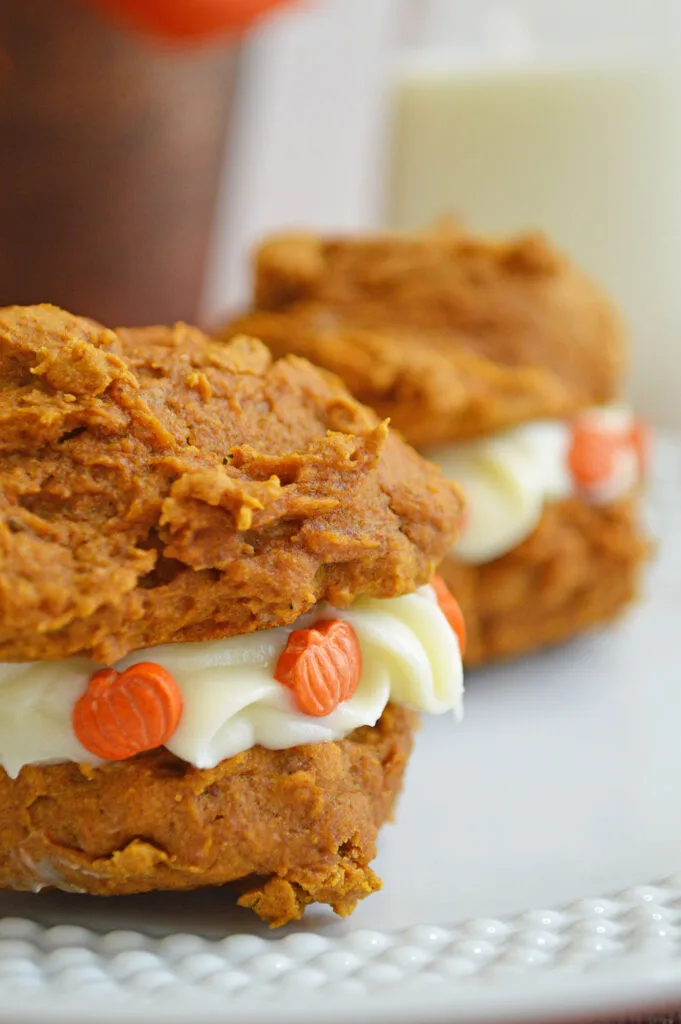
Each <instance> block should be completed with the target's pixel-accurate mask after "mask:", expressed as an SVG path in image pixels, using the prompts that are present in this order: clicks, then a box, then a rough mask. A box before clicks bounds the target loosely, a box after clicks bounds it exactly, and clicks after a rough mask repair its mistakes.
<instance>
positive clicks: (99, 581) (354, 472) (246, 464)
mask: <svg viewBox="0 0 681 1024" xmlns="http://www.w3.org/2000/svg"><path fill="white" fill-rule="evenodd" d="M0 382H1V383H0V660H3V661H13V660H19V661H23V660H32V659H40V658H62V657H66V656H68V655H71V654H76V653H84V654H88V655H89V656H91V657H93V658H95V659H96V660H98V661H102V662H111V661H113V660H115V659H116V658H119V657H121V656H122V655H124V654H125V653H127V652H128V651H130V650H134V649H136V648H139V647H147V646H153V645H154V644H160V643H164V642H167V641H173V640H204V639H209V638H214V637H221V636H230V635H233V634H239V633H245V632H248V631H250V630H254V629H264V628H267V627H270V626H275V625H278V624H281V623H286V622H292V621H294V620H295V619H297V618H298V617H299V616H300V615H301V614H302V613H303V612H304V611H306V610H307V609H308V608H310V607H311V606H312V605H313V604H314V603H315V602H316V601H318V600H321V599H326V600H328V601H330V602H331V603H332V604H336V605H345V604H347V603H349V602H350V601H352V600H353V598H354V597H355V596H356V595H357V594H360V593H366V594H371V595H373V596H376V597H391V596H394V595H398V594H402V593H405V592H410V591H412V590H413V589H414V588H415V587H416V586H418V585H420V584H423V583H426V582H428V580H429V579H430V578H431V576H432V573H433V571H434V569H435V566H436V564H437V562H438V561H439V559H440V558H441V557H442V555H443V554H444V553H445V552H446V550H447V548H448V547H449V545H450V544H451V542H452V540H453V538H454V536H455V533H456V526H457V521H458V517H459V513H460V507H461V500H460V496H459V494H458V491H457V490H456V487H455V486H454V485H453V484H451V483H449V482H448V481H446V480H445V479H444V478H443V477H442V476H441V475H440V474H439V472H438V471H437V470H436V469H435V468H434V467H433V466H431V465H430V464H429V463H427V462H425V461H424V460H423V459H421V458H420V457H419V456H418V455H417V454H416V453H415V452H414V451H412V450H411V449H410V448H408V447H407V446H406V445H405V444H404V442H403V441H402V440H401V439H400V438H399V437H398V436H397V435H395V434H393V433H391V432H389V431H388V430H387V428H386V426H385V425H383V424H381V423H380V422H379V420H378V419H377V418H376V416H375V415H374V414H373V413H372V412H370V411H369V410H367V409H365V408H364V407H362V406H361V405H358V404H357V402H355V401H354V400H353V399H351V398H350V396H349V394H348V392H347V391H346V390H345V388H344V387H343V385H342V384H341V383H340V381H338V380H337V379H336V378H335V377H333V376H332V375H330V374H328V373H323V372H320V371H319V370H317V369H316V368H315V367H313V366H311V365H310V364H309V363H308V362H306V361H304V360H301V359H297V358H289V359H286V360H282V361H280V362H277V363H274V362H273V361H272V359H271V357H270V354H269V352H268V351H267V349H266V348H265V346H264V345H262V344H261V343H260V342H259V341H255V340H253V339H250V338H243V337H242V338H239V339H237V340H235V341H234V342H233V343H232V344H230V345H228V346H225V345H223V344H220V343H216V342H211V341H209V340H208V339H207V338H206V337H205V336H204V335H203V334H201V333H200V332H199V331H198V330H196V329H194V328H191V327H187V326H185V325H178V326H176V327H174V328H164V327H154V328H147V329H142V330H133V331H130V330H121V331H119V332H118V333H113V332H112V331H108V330H104V329H103V328H101V327H100V326H98V325H97V324H94V323H92V322H90V321H86V320H82V319H79V318H77V317H74V316H71V315H70V314H68V313H64V312H62V311H60V310H58V309H55V308H54V307H49V306H40V307H31V308H19V307H12V308H9V309H5V310H1V311H0Z"/></svg>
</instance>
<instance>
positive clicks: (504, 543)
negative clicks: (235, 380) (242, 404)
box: [221, 227, 647, 665]
mask: <svg viewBox="0 0 681 1024" xmlns="http://www.w3.org/2000/svg"><path fill="white" fill-rule="evenodd" d="M242 331H247V332H249V333H255V334H257V335H258V337H261V338H262V339H263V340H264V341H265V342H266V343H267V344H268V346H269V347H270V349H271V350H272V351H273V352H274V354H275V355H277V356H281V355H283V354H284V353H289V352H292V353H296V354H298V355H302V356H306V357H308V358H310V359H311V360H313V361H314V362H315V363H317V364H319V365H320V366H323V367H326V368H328V369H330V370H333V371H334V372H335V373H337V374H339V375H340V376H341V377H342V378H343V379H344V380H345V382H346V383H347V385H348V386H349V388H350V390H351V391H352V392H353V394H354V395H355V396H356V397H357V398H358V399H359V400H361V401H363V402H367V403H368V404H370V405H372V406H373V407H374V408H375V409H376V410H377V411H378V413H379V415H381V416H383V417H390V420H391V423H392V425H393V426H395V427H397V428H398V429H399V430H400V431H401V432H402V434H403V435H404V436H405V437H406V439H407V441H409V442H410V443H411V444H413V445H415V446H417V447H418V448H419V449H420V450H421V451H422V452H423V453H424V454H425V455H426V456H427V457H429V458H431V459H433V460H434V461H435V462H437V463H439V465H440V466H441V467H442V469H443V470H444V472H445V473H446V474H447V475H448V476H450V477H451V478H453V479H456V480H457V481H458V482H459V483H460V485H461V487H462V490H463V492H464V495H465V497H466V502H467V511H466V520H465V524H464V528H463V530H462V535H461V537H460V539H459V540H458V541H457V543H456V544H455V545H454V546H453V547H452V549H451V550H450V552H449V553H448V556H447V558H446V559H445V561H444V563H443V568H442V570H441V573H442V576H443V577H444V579H445V581H446V582H447V584H448V585H449V587H450V588H451V590H452V592H453V593H454V594H455V595H456V597H457V599H458V600H459V601H460V603H461V607H462V610H463V614H464V617H465V620H466V625H467V630H468V644H467V651H466V662H467V664H469V665H479V664H481V663H483V662H486V661H489V660H493V659H497V658H503V657H508V656H510V655H515V654H518V653H520V652H525V651H530V650H533V649H535V648H539V647H542V646H544V645H546V644H552V643H556V642H558V641H562V640H565V639H567V638H569V637H572V636H574V635H575V634H578V633H580V632H582V631H583V630H586V629H589V628H591V627H593V626H596V625H598V624H601V623H603V622H606V621H608V620H610V619H612V618H613V617H615V616H616V615H617V614H619V613H620V612H621V610H622V609H623V608H624V607H625V606H626V605H627V604H628V603H629V602H630V601H631V600H632V598H633V597H634V595H635V593H636V587H637V580H638V576H639V571H640V567H641V563H642V561H643V560H644V559H645V556H646V553H647V544H646V542H645V540H644V537H643V534H642V532H641V530H640V528H639V525H638V518H637V497H638V494H639V492H640V488H641V483H642V480H643V475H644V470H645V462H646V436H645V429H644V427H643V425H642V424H641V422H640V421H639V420H638V419H637V418H636V417H635V416H634V415H633V413H632V411H631V409H630V408H629V407H628V406H627V405H626V404H625V403H624V402H623V401H622V397H621V394H622V390H621V389H622V373H623V368H624V349H625V345H624V332H623V329H622V326H621V324H620V321H619V319H618V317H617V314H616V312H615V311H614V309H613V307H612V306H611V304H610V302H609V301H608V299H607V298H606V297H605V296H604V295H603V293H602V292H601V291H600V289H599V288H598V287H597V286H596V285H595V284H594V283H593V282H592V281H591V280H590V279H589V278H588V277H587V276H586V275H585V274H583V273H582V272H581V271H580V270H579V269H578V268H577V267H575V266H574V265H573V264H572V263H571V262H570V261H569V260H568V259H567V258H566V257H565V256H563V255H562V254H560V253H559V252H557V251H556V250H555V249H554V248H553V247H552V246H551V245H550V244H549V243H548V242H547V241H546V240H545V239H544V238H543V237H541V236H538V235H526V236H523V237H519V238H514V239H510V240H504V241H490V240H486V239H481V238H478V237H475V236H473V235H471V234H468V233H466V232H465V231H463V230H460V229H458V228H455V227H454V228H450V227H444V228H443V229H438V230H436V231H433V232H430V233H425V234H422V235H402V236H381V237H367V238H356V239H353V238H318V237H314V236H312V235H303V234H298V235H283V236H279V237H275V238H272V239H270V240H269V241H266V242H265V243H264V244H263V245H262V246H261V248H260V249H259V251H258V253H257V257H256V265H255V294H254V299H253V306H252V309H251V310H250V311H249V312H248V313H247V314H246V315H244V316H242V317H240V318H238V319H237V320H235V321H234V322H232V323H231V324H229V325H228V326H227V327H225V328H224V330H223V331H222V332H221V337H223V338H230V337H232V336H233V335H234V334H236V333H240V332H242Z"/></svg>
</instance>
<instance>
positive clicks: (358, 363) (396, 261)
mask: <svg viewBox="0 0 681 1024" xmlns="http://www.w3.org/2000/svg"><path fill="white" fill-rule="evenodd" d="M244 331H246V332H248V333H254V334H256V335H257V337H259V338H262V339H263V341H265V342H267V344H268V345H269V346H270V348H271V350H272V351H273V352H274V354H275V355H277V356H280V355H283V354H284V353H286V352H294V353H296V354H298V355H301V356H306V357H307V358H309V359H311V360H313V361H314V362H316V363H318V364H319V365H321V366H325V367H327V368H328V369H330V370H333V371H334V372H335V373H337V374H339V375H340V376H341V377H342V378H343V379H344V380H345V382H346V383H347V385H348V387H349V388H350V390H351V391H352V392H353V393H354V394H355V396H356V397H357V398H359V399H360V400H361V401H364V402H367V403H368V404H370V405H372V406H374V408H375V409H376V410H377V411H378V412H379V414H380V415H381V416H390V417H391V419H392V424H393V426H395V427H397V428H399V430H401V431H402V433H403V434H404V435H405V437H406V438H407V440H408V441H409V442H410V443H411V444H415V445H417V446H418V445H424V446H425V445H429V444H437V443H440V442H448V441H453V440H456V439H458V438H462V437H474V436H477V435H480V434H485V433H491V432H493V431H496V430H500V429H502V428H504V427H509V426H512V425H513V424H516V423H521V422H525V421H527V420H531V419H539V418H542V417H556V418H557V417H565V416H568V415H570V414H571V413H573V412H574V411H575V410H577V409H579V408H581V407H583V406H585V405H593V404H600V403H603V402H607V401H609V400H610V399H612V398H613V397H614V396H615V395H616V394H617V393H618V391H619V386H620V378H621V373H622V363H623V358H624V340H623V331H622V327H621V325H620V322H619V320H618V318H617V315H616V313H615V311H614V309H613V307H612V306H611V304H610V303H609V302H608V300H607V299H606V298H605V296H604V295H603V293H602V292H601V291H600V290H599V289H598V288H597V287H596V285H595V284H593V283H592V282H591V281H590V280H589V279H588V278H587V277H586V276H585V275H584V274H582V273H581V271H579V270H578V269H577V268H576V267H575V266H573V265H572V263H570V262H569V261H568V260H567V259H566V258H565V257H564V256H563V255H561V254H560V253H558V252H556V250H554V249H553V248H552V247H550V245H549V243H548V242H547V241H546V240H544V239H543V238H542V237H540V236H536V235H528V236H523V237H520V238H516V239H511V240H510V241H504V242H490V241H487V240H484V239H479V238H475V237H473V236H470V235H468V234H465V233H464V232H462V231H458V230H454V229H451V230H441V231H437V232H433V233H430V234H424V235H421V236H409V235H404V236H386V237H378V238H373V239H372V238H368V239H358V240H353V239H345V240H343V239H333V238H332V239H326V240H323V239H318V238H314V237H311V236H303V235H298V236H282V237H279V238H274V239H272V240H270V241H268V242H266V243H265V244H264V245H263V246H262V247H261V249H260V250H259V252H258V254H257V257H256V291H255V302H254V309H253V311H252V312H251V313H250V314H249V315H246V316H244V317H241V318H239V319H237V320H236V321H234V322H233V323H232V324H231V325H229V326H227V327H226V328H225V329H224V330H223V331H222V332H221V336H222V337H223V338H228V337H231V336H233V335H234V334H238V333H241V332H244Z"/></svg>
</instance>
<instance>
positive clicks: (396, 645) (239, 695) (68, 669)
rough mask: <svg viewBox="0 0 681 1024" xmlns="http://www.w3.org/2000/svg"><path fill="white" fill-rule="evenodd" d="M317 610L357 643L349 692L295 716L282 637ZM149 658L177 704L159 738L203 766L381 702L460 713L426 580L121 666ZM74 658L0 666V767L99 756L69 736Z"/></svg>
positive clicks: (355, 723) (82, 677)
mask: <svg viewBox="0 0 681 1024" xmlns="http://www.w3.org/2000/svg"><path fill="white" fill-rule="evenodd" d="M322 618H341V619H345V620H346V621H347V622H349V623H350V624H351V625H352V627H353V629H354V630H355V632H356V634H357V637H358V639H359V644H360V647H361V650H362V663H363V665H362V678H361V680H360V684H359V686H358V688H357V691H356V692H355V694H354V695H353V696H352V697H351V698H350V699H349V700H347V701H345V702H344V703H342V704H340V705H339V706H338V707H337V708H336V710H335V711H333V712H332V713H331V714H330V715H327V716H325V717H323V718H313V717H310V716H308V715H305V714H303V713H302V712H301V711H299V710H298V708H297V706H296V705H295V703H294V699H293V696H292V693H291V691H290V690H289V689H287V688H286V687H285V686H282V685H281V683H278V682H277V681H276V680H275V679H274V677H273V672H274V667H275V665H276V663H277V659H278V658H279V655H280V654H281V652H282V651H283V649H284V647H285V646H286V641H287V638H288V635H289V633H290V632H291V631H292V630H293V629H301V628H304V627H305V626H309V625H311V624H312V623H313V622H315V621H317V620H318V619H322ZM141 661H154V662H156V663H157V664H159V665H162V666H163V667H164V668H165V669H167V670H168V671H169V672H170V673H171V674H172V675H173V676H174V678H175V679H176V681H177V683H178V685H179V687H180V689H181V691H182V696H183V700H184V708H183V712H182V718H181V721H180V724H179V726H178V728H177V730H176V732H175V734H174V735H173V736H172V738H171V739H170V741H169V742H168V743H167V744H166V746H167V748H168V749H169V750H171V751H172V752H173V753H174V754H177V756H178V757H181V758H183V759H184V760H185V761H188V762H190V763H191V764H193V765H195V766H196V767H197V768H212V767H213V766H214V765H216V764H218V763H219V762H220V761H222V760H223V759H224V758H226V757H232V756H233V755H234V754H238V753H240V752H241V751H243V750H248V749H249V748H250V747H252V746H254V745H255V744H261V745H263V746H265V747H269V748H270V749H273V750H278V749H282V748H284V747H293V746H297V745H298V744H301V743H322V742H324V741H327V740H337V739H342V738H343V737H344V736H347V735H348V734H349V733H350V732H352V731H353V729H357V728H358V727H359V726H363V725H375V724H376V722H377V721H378V719H379V718H380V717H381V714H382V713H383V710H384V708H385V706H386V704H387V703H388V701H389V700H391V701H393V702H394V703H397V704H403V705H406V706H408V707H410V708H414V709H415V710H418V711H427V712H430V713H431V714H435V715H437V714H441V713H443V712H445V711H452V710H453V711H455V712H456V713H457V714H459V713H460V710H461V703H462V696H463V672H462V667H461V656H460V653H459V647H458V642H457V639H456V635H455V634H454V631H453V630H452V629H451V627H450V625H449V623H448V622H447V620H446V619H445V617H444V615H443V614H442V612H441V611H440V608H439V606H438V604H437V601H436V599H435V595H434V593H433V590H432V588H431V587H422V588H421V589H420V590H419V591H417V592H416V593H414V594H410V595H408V596H406V597H397V598H391V599H387V600H371V599H367V598H361V599H359V600H358V601H356V602H355V603H354V604H353V605H352V606H351V607H350V608H347V609H338V608H331V607H330V606H318V607H317V608H315V609H314V611H312V612H309V613H308V614H307V615H306V616H304V617H303V618H302V619H299V620H298V622H296V623H295V624H294V625H292V626H290V627H281V628H278V629H269V630H261V631H259V632H257V633H251V634H249V635H247V636H239V637H230V638H229V639H226V640H213V641H209V642H205V643H180V644H168V645H165V646H162V647H154V648H152V649H148V650H145V651H136V652H135V653H134V654H131V655H128V657H126V658H124V659H123V660H122V661H120V662H119V663H117V664H116V665H115V666H114V667H115V668H116V669H118V670H120V671H122V670H124V669H125V668H128V667H129V666H130V665H134V664H135V663H137V662H141ZM99 667H101V666H98V665H95V664H94V663H93V662H89V661H86V660H83V659H75V658H73V659H68V660H66V661H59V662H30V663H26V664H7V663H6V664H0V708H1V709H2V711H1V712H0V764H1V765H2V766H3V768H4V769H5V771H6V772H7V773H8V774H9V775H11V776H12V777H14V776H16V775H17V774H18V773H19V771H20V770H21V768H22V767H23V766H24V765H25V764H34V763H43V764H44V763H50V762H55V761H57V762H58V761H78V762H80V763H84V764H97V763H100V762H98V761H97V759H96V758H94V757H93V756H92V754H90V753H89V752H88V751H87V750H85V749H84V748H83V747H82V746H81V745H80V743H79V742H78V740H77V739H76V736H75V734H74V732H73V727H72V723H71V716H72V713H73V708H74V705H75V703H76V701H77V700H78V698H79V697H80V696H81V694H82V693H83V692H84V691H85V689H86V687H87V684H88V680H89V679H90V677H91V675H92V673H93V672H95V671H96V670H97V668H99Z"/></svg>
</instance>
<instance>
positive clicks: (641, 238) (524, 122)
mask: <svg viewBox="0 0 681 1024" xmlns="http://www.w3.org/2000/svg"><path fill="white" fill-rule="evenodd" d="M392 106H393V135H392V159H391V182H390V195H389V200H388V222H389V226H390V227H392V228H396V229H398V230H402V229H413V228H418V227H422V226H423V225H426V224H428V223H429V222H431V221H433V220H434V219H436V218H437V217H438V216H441V215H442V214H445V213H453V214H455V215H459V216H460V217H461V218H462V219H464V220H465V221H467V222H468V223H469V224H470V225H471V226H472V227H473V228H475V229H478V230H480V231H485V232H492V233H497V232H500V233H507V232H515V231H518V230H520V229H524V228H526V227H533V226H539V227H541V228H543V229H545V230H546V231H547V232H548V233H549V234H550V235H551V236H552V237H553V238H554V239H555V240H556V241H557V242H558V243H559V244H560V245H561V246H562V247H563V248H565V249H566V250H567V251H568V252H570V253H571V254H572V255H573V256H574V258H575V259H576V260H577V261H578V262H580V263H581V264H582V265H583V266H584V267H585V268H587V269H589V270H590V271H591V272H592V273H593V274H594V275H595V276H596V277H598V278H599V279H600V280H601V281H602V282H603V284H604V285H605V286H606V287H607V288H608V289H609V290H610V291H611V293H612V294H613V296H614V297H615V299H616V300H617V301H618V302H619V304H620V306H621V308H622V309H623V311H624V313H625V316H626V317H627V319H628V321H629V325H630V328H631V331H632V334H633V337H634V339H635V343H634V345H633V353H632V376H631V387H630V391H631V394H632V397H633V399H634V401H635V402H636V403H637V405H638V406H639V408H641V409H642V411H643V412H645V413H648V414H651V413H653V412H654V413H655V414H656V418H657V419H658V421H660V422H666V423H670V424H676V425H679V426H681V387H680V386H679V379H680V377H681V287H680V284H681V71H675V70H671V69H670V70H665V69H664V67H663V66H661V65H660V66H658V67H656V68H655V67H652V66H648V67H646V66H644V65H643V64H638V65H637V64H635V63H625V62H623V61H622V62H617V61H615V60H611V61H608V60H603V61H602V62H601V63H600V64H597V63H591V64H587V63H572V64H570V63H564V64H557V63H556V64H553V66H550V65H546V66H543V65H542V64H541V63H539V62H537V63H535V64H533V65H530V64H527V65H525V66H520V65H516V66H512V65H510V64H506V65H504V64H497V65H496V66H495V67H492V66H490V67H488V68H484V67H480V66H479V67H478V68H477V69H476V68H474V67H468V68H464V67H462V66H461V65H458V66H454V62H453V60H451V59H450V60H449V61H446V60H445V61H440V60H438V61H437V62H435V61H434V60H430V61H428V62H424V61H423V60H421V61H420V62H418V63H412V64H411V65H410V66H409V67H407V68H406V69H403V70H402V71H401V72H400V73H399V74H398V76H397V79H396V82H395V85H394V91H393V97H392Z"/></svg>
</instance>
